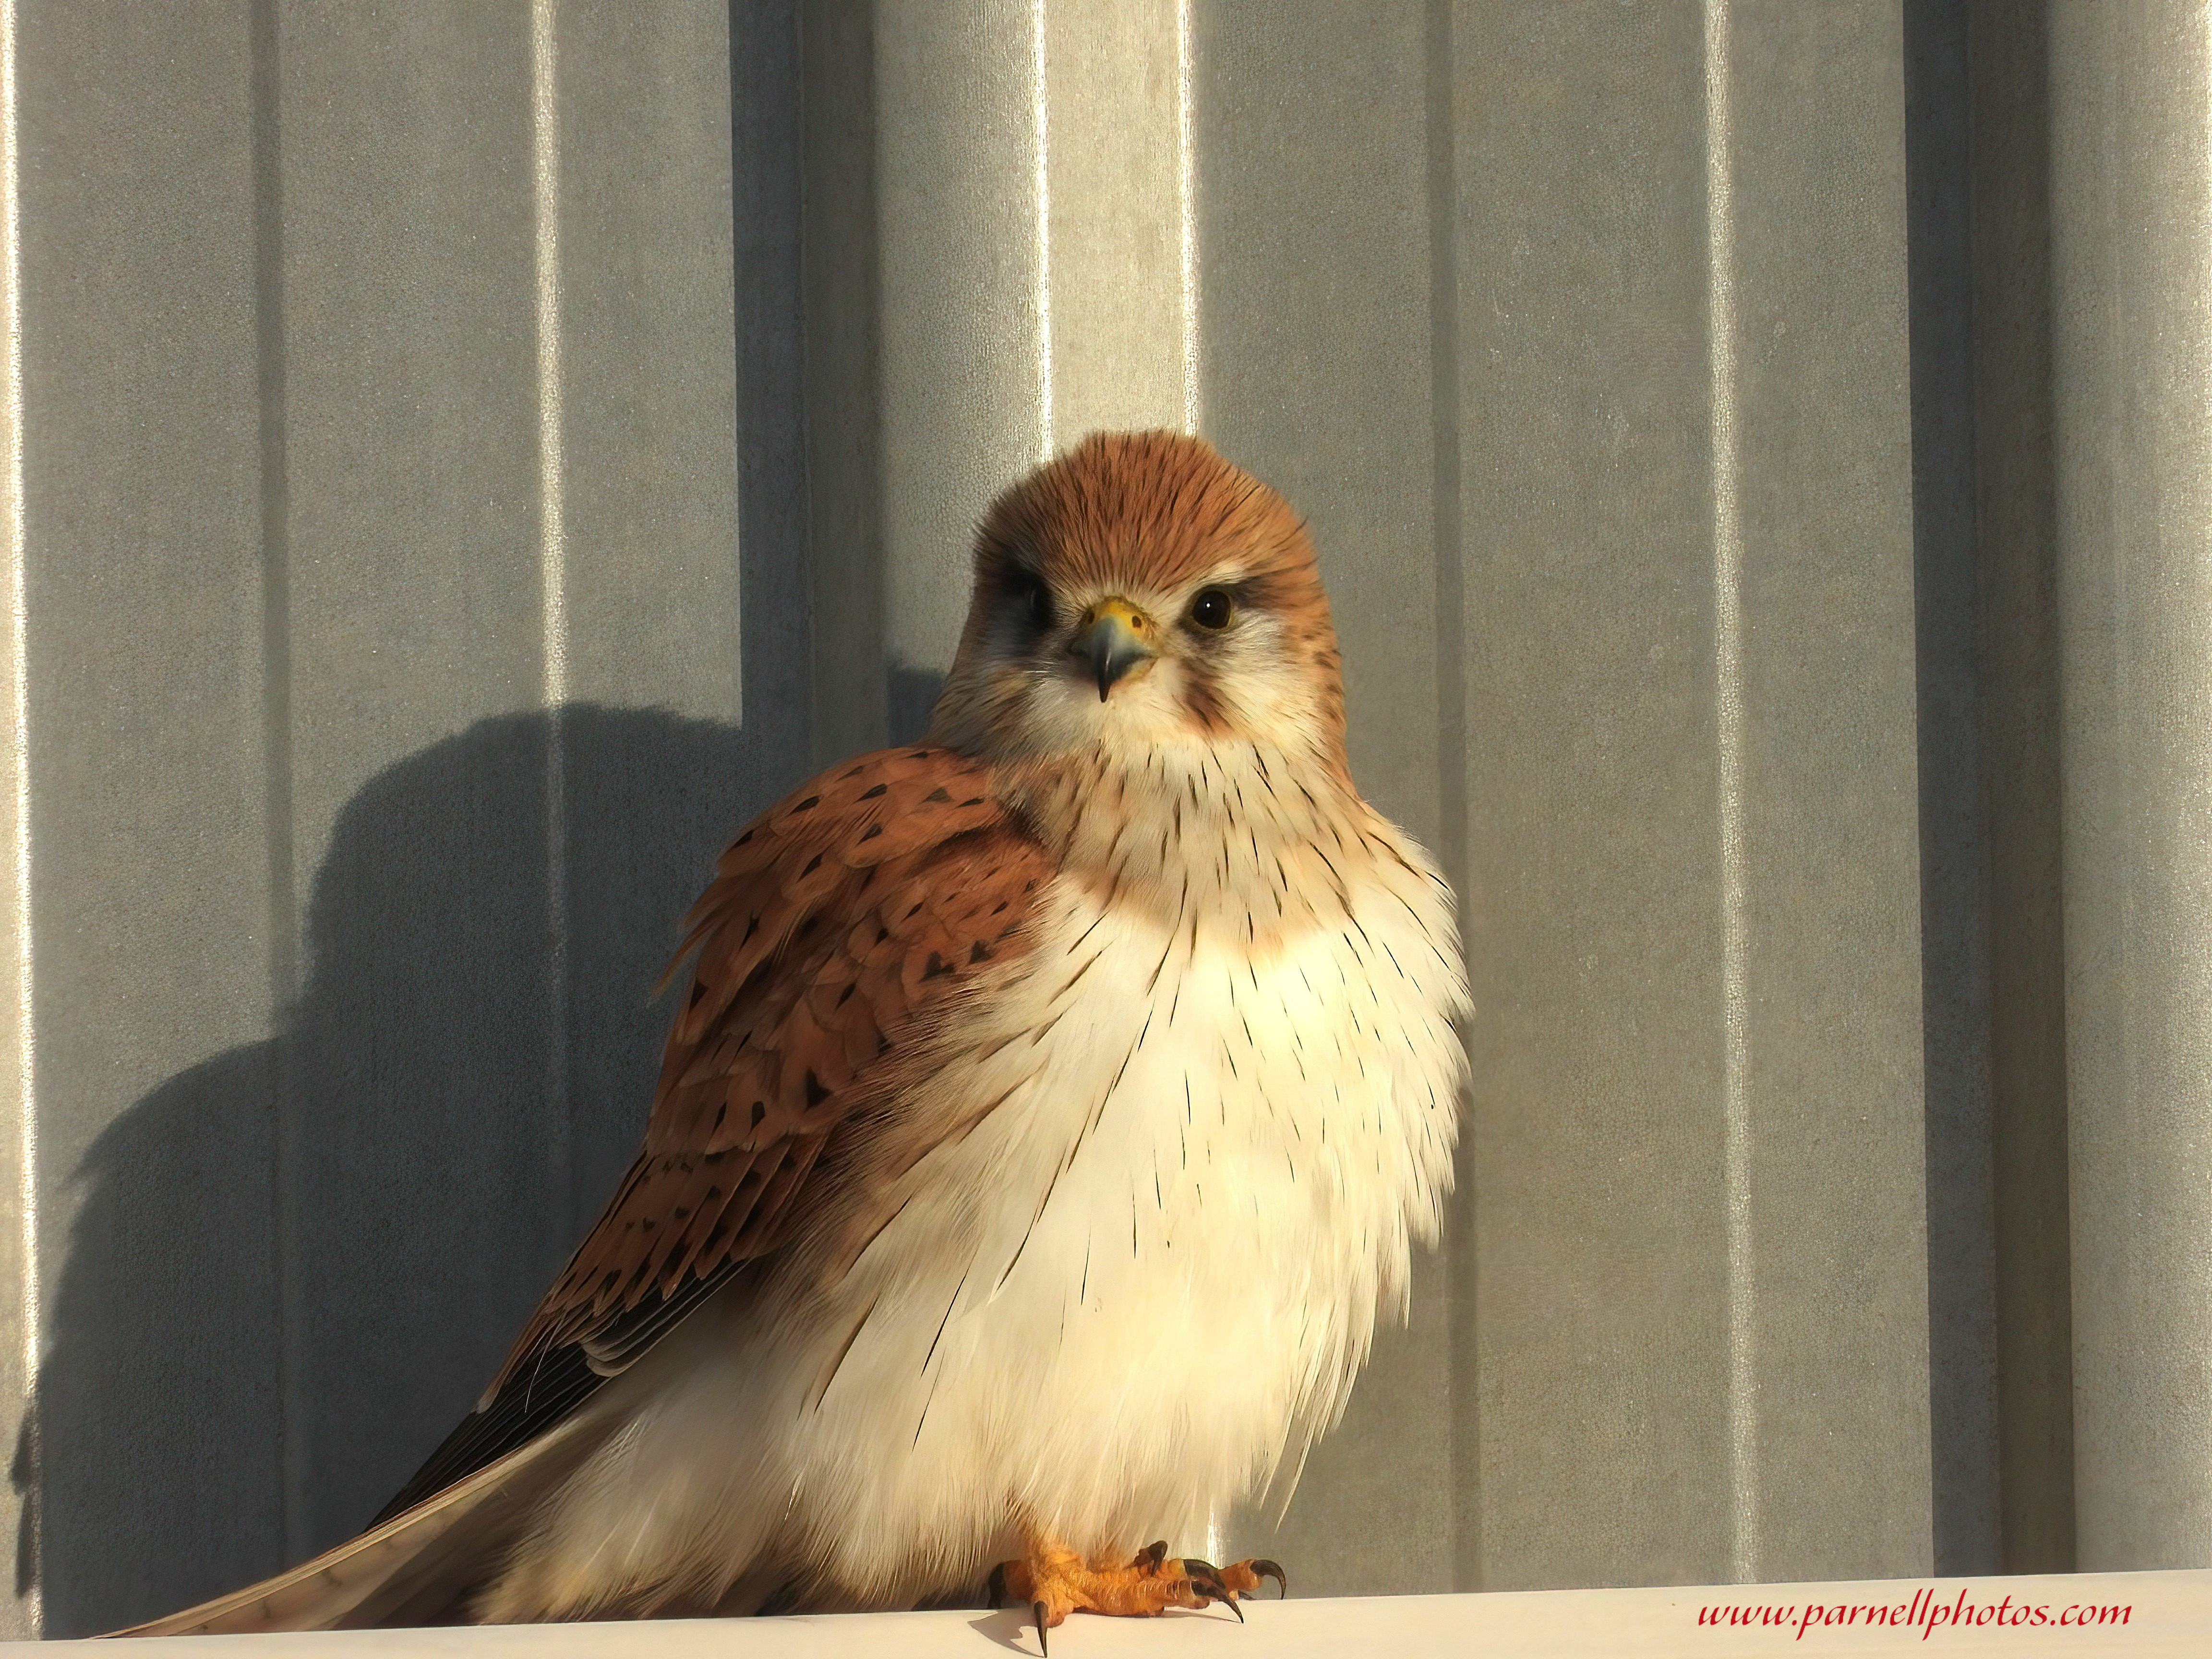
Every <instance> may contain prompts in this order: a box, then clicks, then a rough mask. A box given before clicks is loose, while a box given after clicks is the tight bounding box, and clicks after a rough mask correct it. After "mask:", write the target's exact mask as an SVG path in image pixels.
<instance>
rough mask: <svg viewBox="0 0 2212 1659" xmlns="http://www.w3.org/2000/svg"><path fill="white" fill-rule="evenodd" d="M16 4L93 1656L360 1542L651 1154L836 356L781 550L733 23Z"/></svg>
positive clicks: (781, 241)
mask: <svg viewBox="0 0 2212 1659" xmlns="http://www.w3.org/2000/svg"><path fill="white" fill-rule="evenodd" d="M29 10H31V11H33V14H34V15H32V16H29V17H27V18H26V19H24V20H23V25H22V33H21V49H22V51H23V53H24V61H23V64H22V67H21V84H22V85H23V86H25V87H26V88H31V89H32V90H31V91H30V92H29V93H28V94H27V96H26V99H25V106H24V112H23V120H22V123H21V129H20V131H21V135H22V141H23V143H24V145H25V152H24V155H25V164H26V176H27V179H29V180H30V185H29V188H28V189H27V191H26V192H25V196H24V198H23V202H22V205H21V212H22V216H23V218H24V221H25V222H26V225H27V229H28V234H27V236H26V238H25V276H26V281H25V285H24V300H23V307H24V316H25V329H26V338H27V385H28V388H29V392H28V396H27V407H26V410H25V421H24V430H25V434H26V442H25V456H26V464H27V483H28V490H27V495H28V510H27V513H26V520H25V521H26V534H27V543H28V546H29V550H30V551H29V562H28V568H29V575H30V582H29V590H30V591H29V596H28V597H29V609H30V612H31V614H32V616H33V617H34V619H35V620H34V621H33V623H32V624H31V647H32V648H31V681H30V706H31V711H32V712H31V731H32V736H31V744H30V748H31V754H32V757H33V758H32V761H31V775H32V785H31V787H32V792H33V824H32V833H33V845H34V847H35V848H36V849H37V853H36V862H35V866H34V868H35V874H34V877H33V882H34V897H35V903H36V914H35V916H34V922H35V927H34V942H35V945H36V950H35V952H34V958H35V960H34V966H35V969H36V974H35V980H36V984H37V987H38V994H39V999H40V1000H39V1004H38V1019H37V1024H36V1029H35V1032H34V1035H35V1036H36V1038H37V1041H38V1050H39V1055H40V1078H39V1086H38V1091H37V1096H36V1100H37V1109H38V1111H39V1117H38V1121H37V1124H36V1129H37V1141H38V1154H39V1158H40V1164H39V1181H40V1193H41V1195H42V1198H43V1204H42V1208H41V1211H40V1229H41V1231H40V1238H41V1240H42V1241H43V1243H44V1257H45V1261H46V1263H47V1264H48V1265H47V1274H48V1295H47V1297H46V1312H47V1318H48V1323H49V1332H50V1334H49V1338H48V1340H49V1344H50V1352H49V1354H48V1358H47V1359H46V1364H45V1367H44V1369H43V1371H42V1374H41V1377H40V1389H39V1397H40V1408H39V1413H38V1422H39V1424H40V1430H41V1437H40V1440H39V1442H38V1446H37V1449H38V1453H39V1459H40V1461H39V1462H38V1464H37V1466H36V1467H33V1466H32V1465H31V1464H30V1463H27V1462H26V1463H23V1464H21V1465H19V1469H20V1470H21V1480H22V1481H23V1482H25V1483H26V1484H27V1485H28V1486H32V1487H33V1488H34V1489H35V1491H36V1495H37V1498H38V1504H37V1510H38V1513H37V1516H36V1519H35V1521H34V1522H33V1525H34V1528H35V1531H34V1533H33V1534H32V1536H31V1537H30V1538H29V1540H27V1542H26V1546H25V1547H26V1549H27V1550H28V1551H30V1552H32V1553H33V1555H35V1554H36V1553H37V1552H38V1551H39V1550H40V1548H41V1547H42V1548H43V1554H44V1559H43V1563H40V1562H37V1561H35V1560H33V1559H30V1558H29V1557H27V1565H29V1566H30V1567H34V1568H36V1569H37V1571H36V1573H35V1575H34V1576H35V1577H37V1579H38V1580H39V1582H40V1587H41V1588H42V1589H43V1593H44V1600H45V1607H44V1620H43V1623H44V1627H45V1628H46V1630H47V1631H48V1632H56V1633H63V1632H68V1633H76V1632H83V1631H87V1630H89V1629H95V1628H100V1627H103V1626H108V1625H112V1624H114V1623H116V1622H118V1621H121V1620H125V1619H128V1618H132V1617H137V1616H139V1615H142V1614H144V1613H150V1612H153V1611H155V1610H158V1609H159V1608H160V1607H164V1606H168V1605H173V1604H176V1603H178V1602H179V1601H184V1600H187V1599H190V1598H191V1597H193V1596H196V1595H202V1594H205V1593H207V1592H210V1591H212V1590H214V1589H219V1588H222V1587H223V1586H225V1585H229V1584H234V1583H238V1582H240V1581H241V1580H243V1579H245V1578H247V1577H252V1576H253V1575H254V1574H257V1573H259V1572H262V1571H267V1570H269V1569H270V1568H271V1567H273V1566H275V1565H278V1564H280V1563H281V1562H283V1560H285V1559H291V1558H293V1557H295V1556H296V1555H297V1554H299V1553H302V1552H304V1551H306V1550H307V1549H310V1548H313V1547H319V1546H320V1545H322V1544H325V1543H328V1542H330V1541H333V1540H335V1539H336V1538H337V1537H340V1536H343V1534H347V1533H349V1532H350V1531H352V1530H353V1529H355V1528H357V1527H358V1526H359V1525H360V1524H361V1522H362V1521H363V1520H364V1519H365V1518H366V1517H367V1516H368V1513H369V1512H370V1511H371V1510H373V1509H374V1508H375V1507H376V1506H377V1505H378V1504H380V1503H381V1502H382V1500H383V1499H384V1498H385V1497H386V1496H388V1495H389V1492H390V1491H391V1490H392V1486H394V1484H395V1483H396V1482H397V1481H398V1480H400V1479H402V1478H403V1477H404V1475H405V1474H406V1473H407V1472H408V1471H409V1469H410V1468H411V1467H412V1465H413V1463H414V1462H416V1460H417V1459H419V1458H420V1457H421V1455H422V1454H423V1453H424V1452H426V1451H427V1450H428V1448H429V1446H430V1445H431V1444H432V1443H434V1442H435V1439H436V1438H437V1437H439V1436H440V1435H441V1434H442V1433H443V1432H444V1431H445V1430H446V1429H447V1427H449V1426H450V1425H451V1423H452V1421H453V1419H455V1418H456V1417H458V1415H459V1413H461V1412H463V1411H464V1410H465V1409H466V1407H467V1405H468V1402H469V1401H470V1399H471V1396H472V1395H473V1394H474V1392H475V1390H476V1389H477V1387H479V1386H480V1385H481V1383H482V1382H483V1380H484V1378H485V1376H487V1375H488V1374H489V1370H490V1369H491V1368H492V1367H493V1366H494V1365H495V1364H496V1362H497V1359H498V1358H499V1354H500V1352H501V1348H502V1347H503V1346H504V1344H505V1342H506V1341H507V1340H508V1338H509V1337H510V1336H511V1334H512V1333H513V1329H514V1328H515V1326H516V1324H517V1322H518V1321H519V1320H520V1317H521V1316H522V1315H523V1313H524V1312H525V1311H526V1309H527V1307H528V1305H529V1304H530V1303H531V1301H532V1299H533V1298H534V1297H536V1295H537V1294H538V1291H540V1290H541V1289H542V1287H543V1285H544V1281H545V1279H546V1278H547V1277H548V1275H549V1274H550V1273H551V1272H552V1271H554V1269H555V1268H556V1267H557V1266H558V1263H559V1261H560V1260H561V1258H562V1256H563V1255H565V1253H566V1251H567V1250H568V1248H570V1246H571V1245H572V1243H573V1242H574V1237H576V1233H577V1231H578V1229H579V1227H580V1225H581V1223H582V1220H583V1219H585V1218H587V1216H588V1214H589V1213H591V1212H595V1211H596V1208H597V1206H598V1205H599V1202H600V1201H601V1200H602V1199H603V1197H604V1195H605V1191H606V1189H607V1188H608V1187H609V1185H610V1184H611V1182H612V1180H613V1179H614V1177H615V1176H616V1175H617V1173H618V1172H619V1169H620V1167H621V1164H623V1162H624V1161H626V1159H627V1158H628V1157H629V1153H630V1152H631V1150H632V1149H633V1147H634V1146H635V1134H636V1132H637V1129H638V1127H639V1125H640V1123H641V1120H642V1113H643V1107H644V1103H645V1098H646V1096H647V1091H648V1090H649V1087H650V1082H651V1078H652V1074H653V1064H654V1058H655V1053H656V1050H657V1047H658V1044H659V1036H660V1030H661V1026H662V1023H663V1018H664V1013H663V1011H661V1010H659V1009H657V1008H654V1007H652V1006H648V1004H647V996H646V993H647V988H648V987H649V986H650V984H651V982H652V981H653V977H654V976H655V975H656V974H657V972H658V970H659V967H660V966H661V963H662V962H663V960H664V959H665V954H666V952H667V951H668V949H669V948H670V947H671V945H672V944H673V942H674V933H673V923H674V921H675V918H676V916H677V915H678V914H679V913H680V911H681V910H682V909H683V908H684V906H685V905H686V904H687V903H688V902H690V898H691V897H692V896H694V894H695V893H696V890H697V889H698V886H699V885H700V884H701V882H702V878H703V877H704V875H705V873H706V870H707V867H708V863H709V862H710V860H711V859H712V856H713V854H714V851H715V850H716V849H717V848H719V847H720V845H721V844H722V842H723V841H724V840H726V837H727V836H728V835H729V834H730V833H731V831H732V829H733V828H734V827H735V826H736V824H737V823H739V822H741V821H742V819H743V818H744V817H745V816H746V815H748V814H749V813H750V811H753V810H755V809H757V807H758V806H759V805H763V804H764V803H765V802H766V800H768V799H771V798H773V796H774V794H775V793H779V792H780V791H781V789H783V788H785V787H788V785H789V783H790V782H791V781H793V780H794V779H795V778H796V777H797V776H798V775H799V773H800V771H801V769H803V767H804V764H805V741H806V738H805V708H804V706H803V702H801V701H800V700H799V697H798V696H796V695H795V694H796V692H797V690H798V687H799V684H801V683H802V681H803V676H804V669H805V660H806V653H807V647H806V643H805V626H804V613H803V607H799V608H798V609H799V615H798V617H796V618H794V615H793V612H794V608H795V607H794V599H795V596H796V595H797V593H798V592H799V591H800V585H801V580H802V577H801V571H802V566H801V563H800V558H801V553H802V549H801V545H800V539H799V519H798V516H797V514H798V511H799V467H798V450H797V444H798V428H797V421H796V402H797V372H796V356H795V350H793V349H787V350H786V351H785V352H784V354H783V355H782V356H781V357H779V356H777V355H776V354H775V351H774V350H773V349H769V348H768V347H766V346H762V347H757V348H754V349H749V351H748V353H747V355H746V356H745V358H744V360H743V362H742V368H743V372H744V379H745V384H744V388H743V401H744V404H745V430H746V436H747V441H748V459H749V468H748V471H747V473H746V480H747V483H748V486H749V489H748V495H747V499H746V500H745V501H744V502H742V503H741V502H740V501H739V500H738V491H737V483H738V469H737V466H736V456H737V453H738V431H737V425H738V403H739V401H740V397H741V393H740V387H739V382H738V373H737V372H735V371H736V370H737V369H738V363H737V362H735V361H733V343H734V337H735V321H734V308H733V300H734V295H735V294H736V293H737V292H744V294H746V295H748V296H749V297H751V298H753V299H754V300H755V301H757V303H760V304H763V305H765V306H769V307H774V308H775V311H776V313H779V314H781V315H783V316H785V317H787V318H792V319H793V321H792V322H789V323H787V325H786V326H785V330H784V337H785V339H786V341H787V343H790V344H791V345H793V346H795V337H796V325H795V312H796V305H795V298H796V264H797V261H796V231H797V223H796V220H797V212H796V201H795V197H791V198H789V199H787V200H786V201H784V203H783V204H782V210H781V215H780V216H779V215H778V214H777V212H776V211H775V205H776V204H775V200H774V199H773V197H772V193H771V192H769V191H764V190H763V189H762V188H761V185H762V181H763V178H765V177H771V176H776V175H780V173H781V170H782V169H783V167H784V165H785V163H784V158H785V156H786V155H787V153H788V140H787V139H785V140H784V141H783V143H781V145H780V146H779V147H778V149H777V150H776V152H775V155H772V156H769V157H766V158H763V156H761V155H759V154H757V148H758V147H757V145H756V146H755V153H751V154H749V155H748V156H747V158H746V160H747V166H746V168H745V170H744V181H745V186H746V189H747V191H748V192H749V197H748V199H749V201H753V202H757V203H758V204H760V205H761V207H762V209H763V211H762V213H761V214H760V215H759V216H758V219H757V235H756V236H755V238H754V239H753V240H752V241H751V243H750V245H749V246H748V247H747V248H746V250H745V256H744V258H743V259H742V260H740V261H737V262H736V264H735V266H734V267H733V253H732V234H731V213H732V189H733V171H732V140H731V126H730V119H731V108H732V100H731V92H730V88H729V83H728V76H729V71H730V68H731V65H732V54H731V50H730V43H729V39H728V34H727V19H726V12H725V10H724V9H722V8H720V7H717V6H712V5H692V6H688V7H668V8H660V9H656V10H655V11H653V13H652V14H650V15H640V14H637V13H635V11H633V10H632V9H629V8H593V7H589V6H584V5H577V4H571V5H568V6H563V7H555V6H552V5H550V4H541V5H540V6H539V7H538V8H537V9H536V11H535V21H537V22H538V24H539V26H540V34H539V37H538V42H537V44H538V46H541V47H547V46H550V51H540V52H537V53H535V54H533V39H532V22H533V12H532V9H515V10H512V11H510V12H507V13H506V14H504V15H493V14H490V13H480V12H479V10H478V9H471V8H465V7H452V6H445V5H437V4H418V5H415V6H411V7H406V8H401V9H397V10H394V9H382V10H380V12H379V13H378V14H377V15H374V16H371V15H368V14H365V13H362V12H360V11H359V9H354V8H346V7H334V6H326V5H312V4H304V3H303V4H297V5H287V6H283V7H279V6H276V5H274V4H264V5H258V6H251V7H240V8H234V9H229V10H228V11H226V10H222V9H217V8H212V7H202V8H198V9H195V10H192V11H191V12H189V13H188V14H185V15H179V16H177V17H174V18H171V17H170V15H169V14H168V13H166V12H165V13H164V14H163V29H165V30H166V31H167V32H166V33H164V32H161V31H157V30H152V29H149V27H148V26H147V25H146V24H145V23H144V22H143V21H137V20H126V19H125V18H124V17H122V16H121V15H119V14H118V15H112V16H111V15H107V14H106V12H105V11H101V10H97V9H95V10H94V11H89V12H88V11H87V10H85V9H82V8H69V9H38V8H33V9H29ZM781 41H782V46H783V50H784V58H785V61H786V62H787V63H788V62H789V61H790V60H791V58H792V57H793V52H794V51H795V44H796V43H795V40H794V39H793V36H792V33H791V30H790V27H789V19H788V15H786V18H785V27H784V29H783V31H782V34H781ZM179 64H183V65H186V66H188V72H180V71H179V68H178V67H177V66H178V65H179ZM548 71H550V77H549V75H548V73H547V72H548ZM534 78H535V84H534V83H533V82H534ZM776 89H777V90H778V92H779V94H780V95H781V96H782V97H783V98H784V100H785V106H786V113H787V115H794V114H795V106H794V105H793V100H792V98H791V95H790V94H789V92H788V90H787V89H786V88H776ZM792 126H793V123H792V122H790V121H787V123H786V131H789V130H791V128H792ZM671 155H672V156H673V157H674V158H675V160H674V161H673V162H671V160H670V158H671ZM549 189H550V193H549ZM787 195H788V193H787ZM541 277H543V278H544V281H543V282H541V280H540V278H541ZM541 299H542V300H544V301H546V304H545V305H544V307H541V305H540V303H539V302H540V301H541ZM541 310H542V312H543V314H542V315H541ZM549 416H550V418H549ZM741 524H742V525H743V526H744V527H745V528H746V529H748V530H749V531H750V530H756V529H757V532H758V536H757V542H758V544H757V546H756V545H753V544H750V543H749V544H747V545H745V546H744V547H743V548H742V549H741V548H740V547H739V545H738V540H739V537H738V532H739V529H740V526H741ZM741 586H742V587H745V588H747V589H748V590H749V591H748V593H747V594H746V595H744V597H745V598H747V599H750V598H751V597H753V594H752V592H750V590H754V589H757V591H758V597H759V598H760V600H761V612H760V615H759V616H757V617H756V616H754V615H753V614H752V612H751V611H750V607H749V606H748V605H741V604H740V599H741V594H740V591H739V590H740V588H741ZM795 623H796V625H795ZM741 635H742V645H741ZM549 701H550V702H557V703H560V704H562V708H560V711H559V714H558V718H557V720H556V719H553V718H549V714H548V713H547V705H548V702H549ZM556 780H557V781H558V784H559V786H560V793H559V794H558V796H557V797H556V798H554V799H549V796H548V786H549V781H556ZM556 883H557V884H558V885H557V888H556V886H555V885H554V884H556ZM295 929H297V930H298V931H297V933H296V934H295V932H294V930H295ZM26 1444H27V1445H29V1444H31V1441H30V1440H29V1439H28V1438H27V1439H26ZM21 1616H22V1617H24V1618H27V1617H29V1616H30V1614H29V1612H28V1610H27V1609H25V1610H24V1611H23V1612H22V1613H21Z"/></svg>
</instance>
